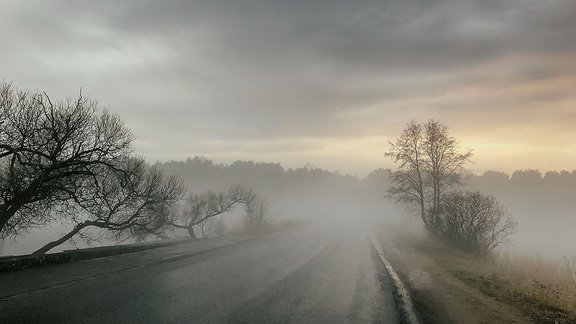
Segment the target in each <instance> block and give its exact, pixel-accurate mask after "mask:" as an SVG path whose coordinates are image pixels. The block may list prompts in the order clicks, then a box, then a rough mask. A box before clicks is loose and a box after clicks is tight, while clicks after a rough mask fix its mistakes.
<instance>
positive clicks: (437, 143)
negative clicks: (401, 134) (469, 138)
mask: <svg viewBox="0 0 576 324" xmlns="http://www.w3.org/2000/svg"><path fill="white" fill-rule="evenodd" d="M425 129H426V131H425V137H424V145H423V150H424V154H425V156H426V159H425V164H426V168H425V169H426V175H427V176H426V181H427V182H428V183H427V187H430V188H431V191H432V193H431V196H432V197H431V203H430V205H431V206H429V209H430V221H431V222H432V223H435V222H436V214H437V213H438V208H439V206H440V203H441V199H442V195H443V194H444V193H445V192H446V190H448V189H450V188H451V187H453V186H454V185H458V184H461V183H462V179H463V174H464V172H463V166H464V164H465V163H466V162H469V160H470V157H471V156H472V152H471V151H466V152H464V153H460V152H458V143H457V142H456V139H454V137H452V136H450V134H449V133H448V127H446V126H445V125H443V124H441V123H440V122H438V121H435V120H430V121H428V123H426V126H425Z"/></svg>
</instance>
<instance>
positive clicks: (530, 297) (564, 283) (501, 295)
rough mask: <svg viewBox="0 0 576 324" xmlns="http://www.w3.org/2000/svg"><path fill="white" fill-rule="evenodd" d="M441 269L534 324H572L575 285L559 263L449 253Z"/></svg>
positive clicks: (575, 311)
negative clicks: (507, 306)
mask: <svg viewBox="0 0 576 324" xmlns="http://www.w3.org/2000/svg"><path fill="white" fill-rule="evenodd" d="M445 267H446V268H447V270H448V271H449V272H450V273H452V274H453V275H454V276H456V277H457V278H459V279H461V280H462V281H464V282H466V283H468V284H470V285H472V286H474V287H476V288H478V289H479V290H480V291H482V292H483V293H484V294H486V295H488V296H491V297H494V298H496V299H497V300H501V301H504V302H506V303H509V304H511V305H513V306H515V307H517V308H518V309H520V310H522V311H523V312H524V313H525V314H527V315H529V316H530V317H531V318H532V320H533V321H534V322H536V323H554V324H561V323H576V285H575V284H574V282H573V281H572V280H571V277H570V274H571V273H570V271H567V270H569V269H567V268H566V266H565V265H564V264H563V263H562V262H552V261H548V260H544V259H541V258H534V257H520V256H512V255H505V256H500V257H498V258H494V259H491V260H485V259H476V258H472V257H467V256H463V255H461V254H459V253H453V254H451V257H450V258H448V259H445Z"/></svg>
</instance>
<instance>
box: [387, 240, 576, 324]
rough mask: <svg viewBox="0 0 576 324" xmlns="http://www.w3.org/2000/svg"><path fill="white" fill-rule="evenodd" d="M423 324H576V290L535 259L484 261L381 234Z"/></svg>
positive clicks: (431, 244)
mask: <svg viewBox="0 0 576 324" xmlns="http://www.w3.org/2000/svg"><path fill="white" fill-rule="evenodd" d="M379 239H380V241H381V242H382V247H383V250H384V253H385V254H386V257H387V258H388V260H389V261H390V262H391V263H392V265H393V266H394V269H396V271H397V272H398V275H399V276H400V277H401V279H402V281H403V282H404V283H405V284H406V285H407V286H408V289H409V290H410V295H411V297H412V301H413V303H414V306H415V309H416V312H417V313H418V316H419V318H420V320H421V322H423V323H576V320H575V318H576V314H575V312H574V309H575V308H576V307H575V306H576V304H575V302H576V300H575V296H576V295H575V294H576V287H573V286H571V285H569V284H568V283H567V282H565V281H562V276H561V275H560V274H561V272H560V269H558V267H553V266H552V265H551V264H548V263H545V262H536V261H534V260H531V261H530V260H529V259H520V258H518V259H511V258H500V259H491V260H486V259H478V258H475V257H471V256H469V255H466V254H464V253H462V252H460V251H457V250H454V249H451V248H448V247H446V246H444V245H442V244H440V243H438V242H436V241H434V240H432V239H430V238H427V237H425V236H423V235H419V236H414V235H405V234H403V233H402V232H401V231H394V230H383V231H382V232H380V233H379Z"/></svg>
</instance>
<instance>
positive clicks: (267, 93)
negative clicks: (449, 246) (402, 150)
mask: <svg viewBox="0 0 576 324" xmlns="http://www.w3.org/2000/svg"><path fill="white" fill-rule="evenodd" d="M0 30H2V32H1V33H0V73H1V74H0V80H2V79H3V80H4V81H7V82H12V83H13V84H14V85H15V86H17V87H19V88H22V89H30V90H44V91H46V92H47V93H48V94H49V95H51V96H52V97H54V98H63V97H66V96H75V95H77V94H78V91H79V89H80V87H82V88H83V92H84V93H85V94H88V95H89V96H91V97H93V98H96V99H98V101H99V102H100V103H101V105H102V106H103V107H109V108H110V110H112V111H114V112H116V113H118V114H120V115H121V116H122V117H123V118H124V119H125V121H126V122H127V123H128V124H129V125H130V127H131V128H132V129H133V131H134V133H135V135H136V136H137V141H136V143H135V144H136V149H137V151H138V152H139V153H141V154H144V155H145V156H147V158H148V159H149V160H151V161H156V160H170V159H184V158H186V157H188V156H195V155H204V156H207V157H210V158H213V159H215V160H216V161H225V162H226V161H233V160H236V159H251V160H257V161H262V160H264V161H271V162H280V163H283V164H284V165H286V166H298V165H304V164H305V163H311V164H313V165H316V166H320V167H324V168H329V169H338V170H341V171H342V172H345V173H354V174H359V175H364V174H366V172H367V171H369V170H370V169H374V168H377V167H387V166H390V164H389V163H388V162H387V161H386V160H385V159H384V155H383V152H384V151H385V150H386V147H387V144H386V143H387V141H388V140H389V139H390V138H391V137H394V136H397V135H398V134H399V133H400V131H401V129H402V128H403V126H404V124H405V123H406V122H407V121H409V120H410V119H416V120H422V121H425V120H426V119H428V118H435V119H439V120H441V121H443V122H444V123H446V124H447V125H448V126H449V127H450V128H451V129H452V132H453V133H454V135H455V136H456V137H457V138H458V139H459V140H460V142H461V145H462V146H463V147H465V148H470V149H473V150H474V152H475V157H474V159H473V160H474V161H475V163H474V164H473V165H471V168H472V169H474V170H476V171H478V172H480V171H484V170H487V169H498V170H505V171H511V170H514V169H524V168H539V169H542V170H548V169H568V170H572V169H576V3H575V2H574V0H546V1H542V0H477V1H472V0H388V1H384V0H379V1H376V0H355V1H350V0H314V1H310V0H306V1H305V0H266V1H265V0H229V1H220V0H209V1H208V0H202V1H177V0H163V1H158V0H139V1H117V0H114V1H112V0H99V1H78V0H68V1H57V0H50V1H45V0H44V1H41V0H36V1H32V0H28V1H17V0H13V1H8V0H0Z"/></svg>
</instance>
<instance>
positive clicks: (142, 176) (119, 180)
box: [34, 158, 184, 254]
mask: <svg viewBox="0 0 576 324" xmlns="http://www.w3.org/2000/svg"><path fill="white" fill-rule="evenodd" d="M183 192H184V187H183V184H182V182H181V181H180V180H178V179H176V178H174V177H165V176H164V175H163V174H162V172H161V171H159V170H158V169H156V168H154V167H149V166H148V165H147V164H146V163H145V161H144V160H143V159H139V158H129V159H126V160H124V161H121V162H120V163H118V165H117V166H116V168H114V169H111V168H101V170H100V172H98V174H96V175H94V176H92V178H91V179H90V181H89V183H88V184H87V186H86V188H85V193H84V195H82V196H81V197H79V198H77V199H76V204H77V205H76V207H77V208H76V209H77V210H76V216H74V217H73V218H72V221H73V223H74V224H75V225H74V227H73V229H72V230H71V231H70V232H69V233H67V234H66V235H64V236H62V237H61V238H59V239H57V240H55V241H53V242H50V243H48V244H47V245H45V246H44V247H42V248H40V249H39V250H37V251H36V252H34V254H43V253H46V252H47V251H49V250H51V249H53V248H54V247H56V246H58V245H60V244H62V243H64V242H66V241H68V240H69V239H71V238H72V237H73V236H75V235H82V238H84V239H85V240H97V239H98V238H97V237H96V238H94V237H92V236H91V234H90V233H83V232H82V231H83V230H85V229H89V228H96V229H103V230H106V231H108V232H111V233H112V235H114V236H115V237H116V238H119V237H121V236H129V237H138V236H144V235H146V234H160V233H162V231H163V230H164V229H165V226H166V225H167V224H166V222H165V220H166V219H167V218H168V214H169V213H170V211H171V210H172V208H171V207H172V205H173V204H175V203H176V202H178V201H179V200H180V199H181V197H182V194H183Z"/></svg>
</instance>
